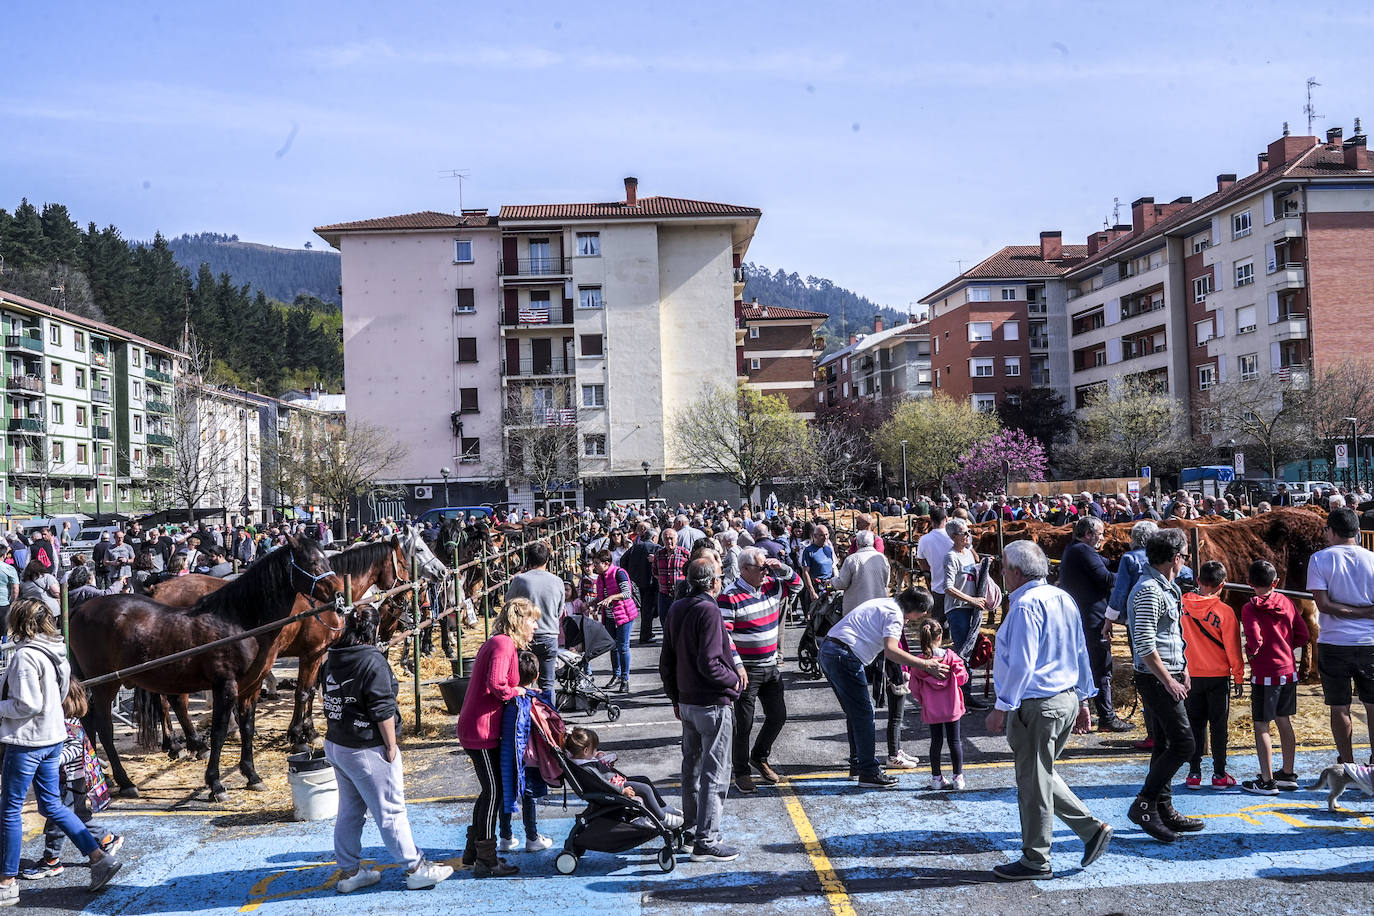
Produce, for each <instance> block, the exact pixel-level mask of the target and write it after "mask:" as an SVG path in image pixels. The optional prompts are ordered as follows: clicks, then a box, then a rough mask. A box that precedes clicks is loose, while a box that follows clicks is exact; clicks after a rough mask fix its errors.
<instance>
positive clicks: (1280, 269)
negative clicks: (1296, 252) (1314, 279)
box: [1269, 262, 1307, 289]
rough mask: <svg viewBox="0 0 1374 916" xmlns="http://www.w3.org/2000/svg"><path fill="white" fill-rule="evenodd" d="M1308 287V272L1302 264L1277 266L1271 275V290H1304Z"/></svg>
mask: <svg viewBox="0 0 1374 916" xmlns="http://www.w3.org/2000/svg"><path fill="white" fill-rule="evenodd" d="M1306 285H1307V277H1306V271H1304V270H1303V267H1302V265H1301V264H1294V263H1291V262H1289V263H1285V264H1275V265H1274V270H1273V271H1271V272H1270V274H1269V288H1270V289H1302V288H1303V287H1304V286H1306Z"/></svg>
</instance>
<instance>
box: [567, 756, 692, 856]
mask: <svg viewBox="0 0 1374 916" xmlns="http://www.w3.org/2000/svg"><path fill="white" fill-rule="evenodd" d="M558 756H559V760H560V762H561V763H562V765H563V785H564V787H568V788H571V789H572V790H573V791H574V792H576V793H577V797H578V798H580V799H582V800H583V801H584V802H586V803H587V807H586V808H584V809H583V810H582V811H581V812H580V813H579V814H578V815H577V819H576V820H575V821H574V823H573V828H572V830H570V831H569V832H568V838H567V840H565V841H564V843H563V851H562V852H560V853H559V854H558V858H557V859H555V860H554V863H553V864H554V868H557V869H558V871H559V873H560V874H564V875H571V874H572V873H573V872H575V871H576V870H577V863H578V861H579V860H580V859H581V858H582V856H583V854H584V853H586V852H587V851H588V850H592V851H594V852H609V853H619V852H625V851H626V850H630V849H634V848H635V847H636V846H643V845H644V844H646V843H649V842H652V841H654V840H662V841H663V847H662V848H661V849H660V850H659V851H658V867H659V868H661V869H662V870H663V871H665V872H668V871H672V870H673V869H674V868H677V853H678V850H679V849H681V848H682V845H683V844H682V828H681V827H669V826H667V825H665V824H664V823H663V822H662V821H661V820H659V819H658V818H657V817H655V816H654V813H653V811H651V810H649V808H648V806H646V805H644V804H642V803H641V802H639V801H638V800H637V799H633V798H627V797H626V796H624V795H622V794H620V790H618V789H617V788H616V787H615V786H613V785H611V784H610V783H609V782H608V781H607V780H606V779H605V777H603V776H602V775H601V774H600V773H598V772H597V771H595V770H593V769H591V768H589V767H582V766H578V765H577V764H575V763H573V762H572V761H571V760H569V759H568V756H567V755H566V754H564V753H563V752H562V751H559V752H558ZM636 779H637V780H638V781H639V782H644V783H648V784H649V785H650V786H652V785H653V783H652V782H649V780H647V779H644V778H643V777H636ZM654 794H655V795H658V790H657V789H655V790H654ZM658 800H659V803H660V804H662V802H663V798H662V796H659V798H658Z"/></svg>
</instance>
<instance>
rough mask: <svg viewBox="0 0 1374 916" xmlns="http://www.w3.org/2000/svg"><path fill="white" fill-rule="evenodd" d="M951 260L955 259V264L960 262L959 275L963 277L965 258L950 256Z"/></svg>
mask: <svg viewBox="0 0 1374 916" xmlns="http://www.w3.org/2000/svg"><path fill="white" fill-rule="evenodd" d="M950 260H951V261H953V262H954V263H955V264H958V265H959V276H961V277H962V276H963V275H964V259H963V258H950Z"/></svg>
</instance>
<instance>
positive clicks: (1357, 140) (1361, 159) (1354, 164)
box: [1343, 134, 1369, 172]
mask: <svg viewBox="0 0 1374 916" xmlns="http://www.w3.org/2000/svg"><path fill="white" fill-rule="evenodd" d="M1343 151H1344V153H1345V167H1346V168H1348V169H1358V170H1359V171H1361V172H1366V171H1368V170H1369V148H1368V143H1367V141H1366V139H1365V136H1364V134H1356V135H1355V136H1353V137H1351V138H1350V139H1349V140H1347V141H1345V145H1344V149H1343Z"/></svg>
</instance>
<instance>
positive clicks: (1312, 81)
mask: <svg viewBox="0 0 1374 916" xmlns="http://www.w3.org/2000/svg"><path fill="white" fill-rule="evenodd" d="M1320 85H1321V83H1319V82H1317V78H1316V77H1315V76H1309V77H1308V78H1307V104H1306V105H1304V106H1303V108H1302V111H1303V114H1305V115H1307V135H1308V136H1309V137H1310V136H1312V122H1313V121H1315V120H1317V118H1324V117H1326V115H1319V114H1317V109H1316V108H1313V107H1312V87H1313V86H1320Z"/></svg>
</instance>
